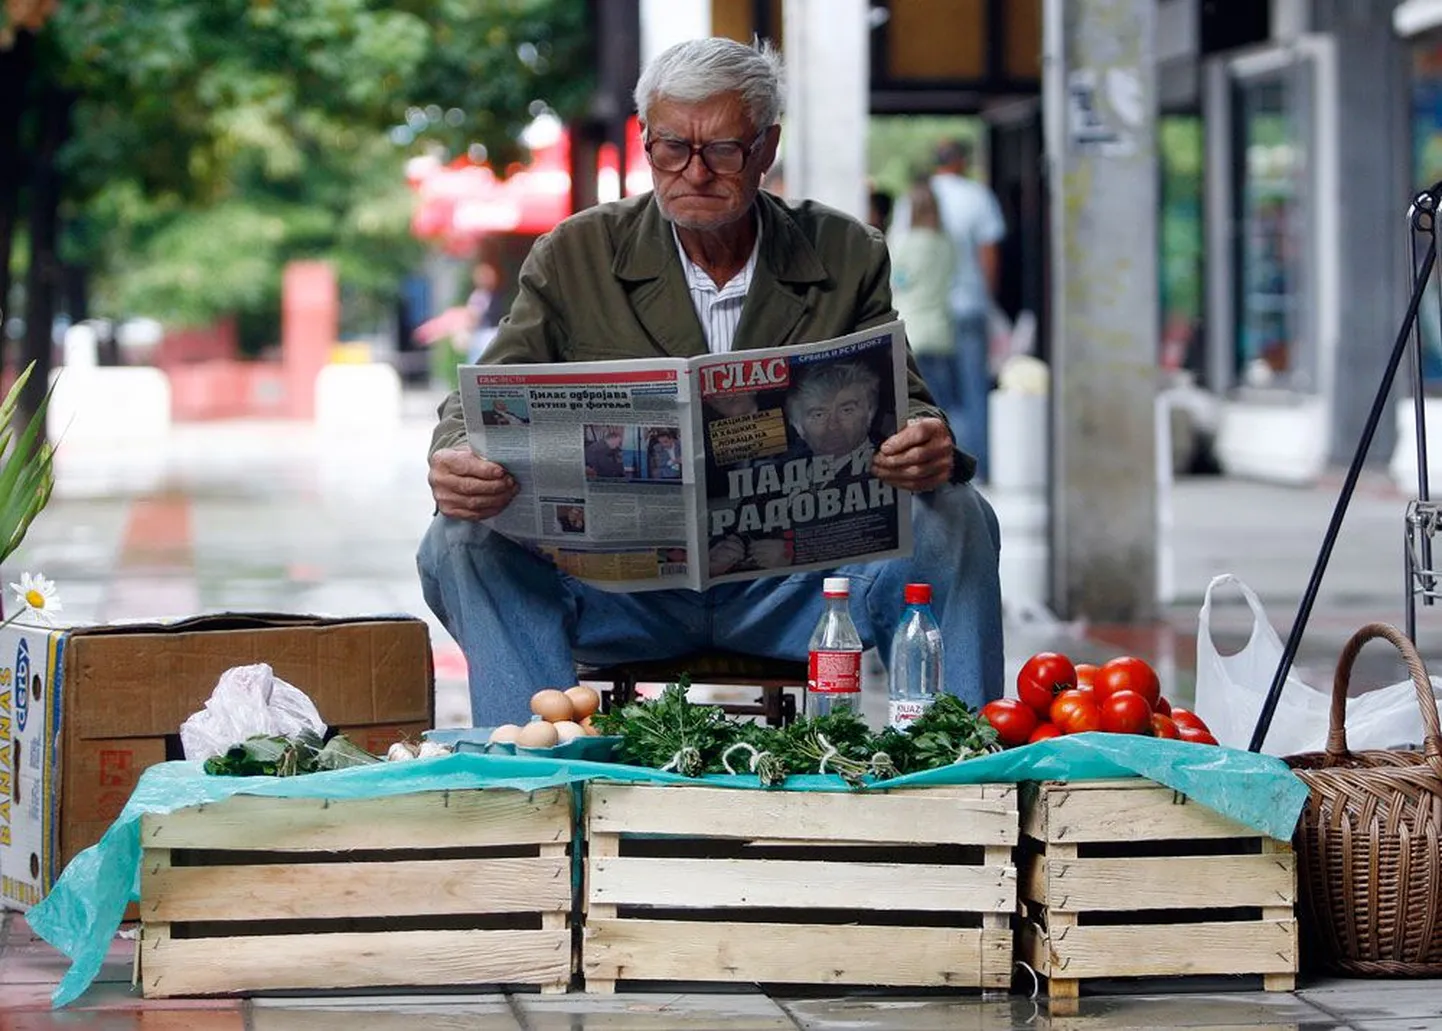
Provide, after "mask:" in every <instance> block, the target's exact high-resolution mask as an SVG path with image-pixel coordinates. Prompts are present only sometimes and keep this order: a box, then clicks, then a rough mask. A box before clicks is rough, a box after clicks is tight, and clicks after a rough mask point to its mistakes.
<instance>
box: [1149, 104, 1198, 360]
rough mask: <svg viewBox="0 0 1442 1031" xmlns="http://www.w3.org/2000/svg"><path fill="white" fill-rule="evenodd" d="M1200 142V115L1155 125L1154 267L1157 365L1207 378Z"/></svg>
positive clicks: (1166, 119)
mask: <svg viewBox="0 0 1442 1031" xmlns="http://www.w3.org/2000/svg"><path fill="white" fill-rule="evenodd" d="M1204 147H1205V144H1204V139H1203V129H1202V119H1201V117H1200V116H1198V115H1194V114H1186V115H1163V116H1162V117H1161V120H1160V122H1159V125H1158V148H1157V149H1158V159H1159V164H1160V173H1161V218H1160V221H1159V225H1158V227H1157V230H1158V255H1157V256H1158V262H1157V270H1158V274H1159V277H1160V283H1159V286H1160V292H1161V316H1162V325H1161V339H1162V353H1161V365H1162V368H1164V369H1182V368H1186V369H1191V370H1192V371H1194V372H1196V373H1197V375H1198V378H1202V377H1204V375H1205V364H1206V362H1205V357H1206V356H1205V349H1204V346H1203V343H1202V341H1203V339H1204V338H1203V335H1202V310H1203V303H1204V300H1205V298H1204V296H1203V288H1202V282H1203V280H1202V270H1203V241H1204V239H1205V237H1206V229H1205V225H1204V223H1203V221H1202V192H1203V181H1202V174H1203V164H1204V162H1203V155H1204Z"/></svg>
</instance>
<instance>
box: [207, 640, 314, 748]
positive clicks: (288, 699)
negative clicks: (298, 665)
mask: <svg viewBox="0 0 1442 1031" xmlns="http://www.w3.org/2000/svg"><path fill="white" fill-rule="evenodd" d="M302 730H312V731H315V733H317V734H319V735H320V736H322V737H324V736H325V732H326V725H325V723H324V721H322V720H321V718H320V713H319V712H318V711H316V707H315V704H314V703H313V702H312V701H311V700H310V698H309V697H307V695H306V693H305V692H304V691H301V690H300V689H298V688H295V687H292V686H291V685H290V684H287V683H286V682H285V681H284V680H281V679H279V678H278V677H276V675H275V673H274V671H273V670H272V669H271V668H270V666H268V665H267V664H266V663H264V662H259V663H256V664H255V665H254V666H233V667H231V668H230V669H228V670H226V671H225V672H224V673H222V674H221V675H220V680H219V681H217V682H216V685H215V690H214V691H212V692H211V695H210V699H209V700H208V701H207V702H206V703H205V708H204V709H202V710H200V711H199V712H197V713H195V714H194V715H193V716H191V717H190V718H189V719H187V720H186V721H185V722H184V723H182V724H181V725H180V745H181V748H182V749H183V750H184V752H185V757H186V758H187V759H208V758H210V757H211V756H212V755H223V754H224V753H225V751H226V750H227V749H229V748H231V747H232V746H234V745H238V744H240V743H241V742H242V741H244V740H245V739H246V738H248V737H253V736H254V735H256V734H279V735H290V734H296V733H299V732H300V731H302Z"/></svg>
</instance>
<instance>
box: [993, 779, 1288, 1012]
mask: <svg viewBox="0 0 1442 1031" xmlns="http://www.w3.org/2000/svg"><path fill="white" fill-rule="evenodd" d="M1021 828H1022V845H1021V848H1020V850H1019V853H1018V855H1019V858H1018V862H1017V866H1018V870H1019V874H1020V885H1019V888H1018V891H1019V893H1020V895H1021V900H1022V916H1023V922H1022V926H1021V928H1020V934H1019V936H1018V938H1019V950H1018V951H1019V956H1020V958H1022V959H1024V960H1026V962H1028V963H1030V964H1031V965H1032V966H1033V967H1034V968H1035V969H1036V971H1037V973H1038V974H1040V975H1041V976H1043V977H1045V978H1048V979H1049V985H1048V994H1049V996H1050V998H1051V999H1052V1000H1053V1003H1054V1004H1055V1002H1056V1000H1067V999H1075V998H1076V997H1077V995H1078V994H1079V991H1080V988H1081V983H1082V982H1084V981H1086V980H1088V979H1091V978H1108V979H1111V978H1152V977H1178V976H1187V975H1225V974H1247V975H1254V976H1255V975H1260V977H1261V980H1262V984H1263V987H1265V988H1266V989H1267V990H1268V991H1290V990H1291V989H1292V988H1293V986H1294V983H1295V977H1296V972H1297V923H1296V919H1295V912H1294V907H1295V903H1296V897H1297V889H1296V885H1297V876H1296V867H1295V863H1294V857H1293V855H1292V851H1291V848H1290V846H1289V845H1287V844H1286V843H1284V842H1279V841H1274V840H1273V839H1271V838H1268V837H1266V836H1264V835H1261V834H1259V833H1258V832H1257V831H1255V830H1253V829H1251V828H1249V827H1245V826H1243V825H1241V824H1238V823H1235V822H1233V821H1231V820H1229V819H1227V818H1226V817H1224V816H1221V815H1220V814H1218V813H1216V812H1214V811H1213V810H1211V809H1208V808H1207V807H1205V806H1203V805H1200V804H1198V803H1196V802H1193V801H1191V800H1190V799H1188V798H1187V797H1186V796H1185V795H1181V794H1178V793H1177V792H1175V791H1173V790H1172V789H1171V788H1167V787H1163V786H1162V785H1159V784H1157V783H1155V782H1153V781H1149V780H1144V779H1141V778H1134V779H1129V780H1109V781H1078V782H1075V783H1062V782H1054V781H1048V782H1045V783H1040V784H1037V783H1031V784H1026V785H1023V788H1022V796H1021Z"/></svg>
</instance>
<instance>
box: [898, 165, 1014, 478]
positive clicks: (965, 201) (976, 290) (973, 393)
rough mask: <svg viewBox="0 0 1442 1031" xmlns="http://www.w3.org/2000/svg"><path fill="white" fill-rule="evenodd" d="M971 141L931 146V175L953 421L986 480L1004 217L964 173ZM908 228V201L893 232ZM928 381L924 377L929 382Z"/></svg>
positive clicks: (991, 198)
mask: <svg viewBox="0 0 1442 1031" xmlns="http://www.w3.org/2000/svg"><path fill="white" fill-rule="evenodd" d="M970 167H971V144H970V143H968V142H966V141H965V140H951V141H948V142H946V143H943V144H942V145H941V146H940V147H938V148H937V150H936V170H935V172H934V173H933V174H932V176H931V179H930V186H931V192H932V193H933V194H934V195H935V197H936V205H937V209H938V210H939V212H940V213H941V226H942V229H943V230H945V232H946V235H947V236H949V237H951V243H952V246H953V247H954V248H955V252H956V254H955V256H956V262H955V265H954V267H953V269H952V275H951V297H950V301H951V316H952V322H953V326H952V332H953V333H954V335H955V337H956V352H955V354H954V356H953V359H952V360H953V362H954V367H955V375H956V379H957V380H958V382H959V383H960V386H961V420H960V423H959V424H958V423H957V422H955V421H953V423H952V428H953V430H954V431H956V432H957V441H958V443H959V444H960V445H961V446H962V447H963V448H965V449H966V450H967V451H969V452H970V453H971V454H973V455H975V456H976V464H977V476H978V478H980V479H982V480H985V479H986V477H987V475H988V470H989V461H988V456H989V451H990V447H989V442H988V440H987V425H986V419H987V414H986V409H987V394H988V393H989V392H990V390H991V368H990V365H989V355H990V351H989V346H988V333H987V315H988V313H989V312H990V311H991V303H992V301H991V299H992V297H994V296H995V295H996V285H997V274H998V269H999V266H1000V251H999V248H998V244H1000V242H1001V240H1002V238H1003V237H1005V236H1006V222H1005V220H1004V219H1003V218H1002V214H1001V205H1000V204H998V203H997V200H996V195H995V194H993V193H992V192H991V190H989V189H988V188H987V187H985V186H983V185H982V184H981V183H979V182H976V181H975V180H973V179H971V178H968V171H969V169H970ZM910 228H911V211H910V205H908V204H905V203H903V204H900V205H898V206H897V211H896V217H895V221H894V223H893V225H892V235H893V236H894V237H899V236H900V234H902V233H904V232H906V231H907V230H909V229H910ZM928 382H929V381H928Z"/></svg>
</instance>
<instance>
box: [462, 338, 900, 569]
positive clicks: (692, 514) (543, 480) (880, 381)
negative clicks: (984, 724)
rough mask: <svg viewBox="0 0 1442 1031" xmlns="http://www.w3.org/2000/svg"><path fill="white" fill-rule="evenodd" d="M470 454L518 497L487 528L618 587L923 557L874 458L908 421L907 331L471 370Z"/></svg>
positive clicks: (465, 401) (465, 378) (465, 381)
mask: <svg viewBox="0 0 1442 1031" xmlns="http://www.w3.org/2000/svg"><path fill="white" fill-rule="evenodd" d="M460 394H461V405H462V409H463V411H464V414H465V421H466V432H467V437H468V439H469V442H470V446H471V448H472V450H473V451H475V453H476V454H478V455H484V456H485V457H487V458H489V459H490V460H492V461H494V462H498V463H500V464H501V465H503V466H505V467H506V469H507V470H508V471H509V472H510V473H511V475H512V476H513V477H514V478H515V480H516V483H517V485H518V487H519V490H518V491H517V493H516V496H515V498H514V499H513V500H512V501H511V503H510V504H509V505H507V506H506V508H505V510H504V511H503V512H501V513H500V514H499V515H497V516H495V517H493V518H491V519H488V520H487V521H486V523H487V525H488V526H490V527H491V528H492V529H494V530H495V531H497V532H498V533H502V534H505V535H506V536H507V537H510V538H512V539H513V540H516V541H518V542H520V543H522V544H524V545H526V546H527V547H529V548H531V549H533V550H535V551H537V552H538V553H540V554H542V555H544V556H546V557H548V558H549V559H550V560H551V561H553V562H554V563H555V564H556V566H557V567H558V568H560V569H561V570H562V571H563V572H566V573H568V574H570V575H572V576H575V577H577V578H578V579H581V580H584V581H586V582H587V583H589V584H592V585H593V586H595V587H598V588H602V589H604V590H610V591H648V590H661V589H664V588H691V589H693V590H703V589H705V588H706V587H709V586H710V585H712V584H716V583H725V582H730V581H736V580H750V579H755V578H756V577H761V576H776V575H782V574H787V573H791V572H799V571H803V570H815V569H831V568H834V567H835V566H837V565H841V564H843V563H847V562H857V561H868V560H872V559H879V558H891V557H896V556H902V555H909V554H910V553H911V546H912V545H911V495H910V494H909V493H908V492H907V491H904V490H897V489H895V488H894V487H891V486H889V485H888V484H885V483H883V482H881V480H879V479H877V478H876V477H875V476H874V475H872V472H871V456H872V454H873V453H874V452H875V450H876V447H877V446H878V445H879V444H880V442H881V441H883V440H885V439H886V438H887V437H889V436H891V435H892V434H893V433H895V432H896V429H897V427H898V426H899V425H900V424H902V423H904V422H905V419H906V401H907V398H906V345H905V334H904V332H903V329H902V325H901V323H900V322H893V323H889V324H887V325H884V326H881V327H878V328H876V329H872V330H867V331H865V332H861V333H854V334H852V335H850V336H846V337H840V338H838V339H835V340H827V341H822V342H820V343H814V344H799V345H795V346H792V347H776V348H769V349H766V350H764V351H759V350H758V351H733V352H729V353H726V354H708V355H700V356H698V357H695V358H659V359H649V358H642V359H631V360H625V361H606V362H566V363H560V364H541V365H463V366H461V368H460Z"/></svg>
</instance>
